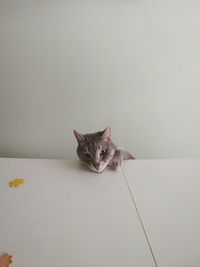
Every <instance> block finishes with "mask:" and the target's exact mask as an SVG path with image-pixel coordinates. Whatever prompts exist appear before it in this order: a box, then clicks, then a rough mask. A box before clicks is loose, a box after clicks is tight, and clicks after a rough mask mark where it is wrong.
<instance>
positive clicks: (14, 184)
mask: <svg viewBox="0 0 200 267" xmlns="http://www.w3.org/2000/svg"><path fill="white" fill-rule="evenodd" d="M23 184H24V179H20V178H16V179H14V180H13V181H11V182H10V183H9V186H10V187H18V186H21V185H23Z"/></svg>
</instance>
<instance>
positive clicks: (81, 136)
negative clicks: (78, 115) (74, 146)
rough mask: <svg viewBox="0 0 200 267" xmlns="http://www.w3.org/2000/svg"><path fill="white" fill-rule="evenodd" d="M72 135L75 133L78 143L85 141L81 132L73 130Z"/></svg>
mask: <svg viewBox="0 0 200 267" xmlns="http://www.w3.org/2000/svg"><path fill="white" fill-rule="evenodd" d="M74 135H75V137H76V140H77V142H78V143H82V142H84V141H85V138H84V136H83V135H82V134H80V133H78V132H77V131H76V130H74Z"/></svg>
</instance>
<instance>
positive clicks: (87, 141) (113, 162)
mask: <svg viewBox="0 0 200 267" xmlns="http://www.w3.org/2000/svg"><path fill="white" fill-rule="evenodd" d="M74 135H75V137H76V140H77V142H78V147H77V154H78V157H79V159H80V160H81V161H82V162H84V163H85V164H86V165H87V166H88V167H89V168H90V169H91V170H92V171H94V172H98V173H100V172H102V171H103V170H104V169H105V168H106V167H109V168H111V169H112V170H120V169H121V167H122V164H123V161H124V160H128V159H134V157H133V156H132V155H131V154H130V153H128V152H127V151H124V150H122V149H120V148H118V147H117V146H116V145H115V144H114V143H113V142H112V141H111V129H110V128H109V127H107V128H106V129H105V130H103V131H100V132H96V133H91V134H84V135H83V134H80V133H78V132H77V131H75V130H74Z"/></svg>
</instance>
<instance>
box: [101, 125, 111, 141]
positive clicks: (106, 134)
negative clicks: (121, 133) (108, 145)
mask: <svg viewBox="0 0 200 267" xmlns="http://www.w3.org/2000/svg"><path fill="white" fill-rule="evenodd" d="M110 138H111V128H110V127H107V128H106V129H105V130H104V131H103V132H102V139H103V140H104V141H109V140H110Z"/></svg>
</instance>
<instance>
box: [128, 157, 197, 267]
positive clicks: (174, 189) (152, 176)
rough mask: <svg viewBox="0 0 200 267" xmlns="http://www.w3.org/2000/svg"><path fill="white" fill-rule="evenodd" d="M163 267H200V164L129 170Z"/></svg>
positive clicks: (149, 164)
mask: <svg viewBox="0 0 200 267" xmlns="http://www.w3.org/2000/svg"><path fill="white" fill-rule="evenodd" d="M124 171H125V176H126V178H127V180H128V183H129V186H130V189H131V192H132V195H133V196H134V199H135V202H136V205H137V207H138V210H139V213H140V216H141V218H142V221H143V224H144V226H145V228H146V231H147V235H148V238H149V240H150V243H151V245H152V248H153V251H154V254H155V257H156V260H157V262H158V266H160V267H199V266H200V253H199V251H200V160H155V161H151V160H150V161H143V160H141V161H134V162H129V163H127V164H126V166H125V170H124Z"/></svg>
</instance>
